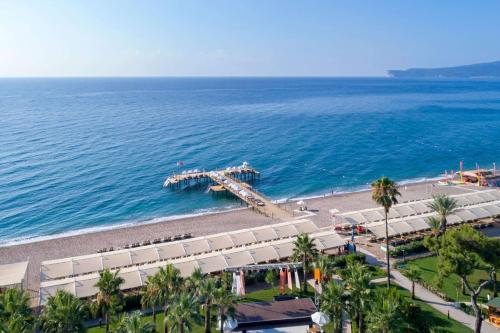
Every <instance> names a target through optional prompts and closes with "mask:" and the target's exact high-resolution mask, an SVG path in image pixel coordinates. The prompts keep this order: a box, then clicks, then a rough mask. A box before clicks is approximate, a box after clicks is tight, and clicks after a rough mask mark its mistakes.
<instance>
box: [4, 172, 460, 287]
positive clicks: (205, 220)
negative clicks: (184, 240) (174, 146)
mask: <svg viewBox="0 0 500 333" xmlns="http://www.w3.org/2000/svg"><path fill="white" fill-rule="evenodd" d="M433 183H434V181H426V182H419V183H412V184H406V185H403V186H402V187H401V194H402V197H401V200H400V202H404V201H408V200H416V199H423V198H430V197H431V196H432V195H433V194H437V193H444V194H460V193H466V192H469V191H470V189H468V188H467V187H460V188H459V187H456V186H432V184H433ZM304 201H306V205H307V208H308V212H307V213H313V214H310V215H308V216H306V217H305V218H307V219H310V220H311V221H313V222H314V223H315V224H316V225H317V226H318V227H319V228H324V227H328V226H330V225H331V214H330V212H329V211H330V209H333V208H336V209H338V210H339V211H341V212H347V211H354V210H360V209H366V208H372V207H375V206H376V205H375V203H374V202H373V200H372V198H371V192H370V190H369V189H365V190H361V191H358V192H349V193H335V194H333V195H328V194H327V195H324V196H321V197H317V198H315V199H306V200H304ZM279 205H280V207H282V208H283V209H285V210H288V211H294V210H296V209H297V204H296V200H289V201H288V202H287V203H283V204H279ZM301 215H302V214H296V217H297V218H299V217H300V216H301ZM279 222H281V221H278V220H273V219H271V218H269V217H266V216H264V215H261V214H259V213H257V212H256V211H254V210H252V209H249V208H237V209H233V210H229V211H223V212H214V213H212V214H202V215H199V216H194V217H184V218H179V219H173V220H167V221H163V222H157V223H141V224H136V225H134V226H130V227H122V228H115V229H111V230H104V231H99V232H92V233H80V234H77V235H73V236H66V237H59V238H52V239H48V240H41V241H36V242H35V241H33V242H28V243H24V244H16V245H10V246H3V247H0V264H8V263H13V262H20V261H25V260H29V266H28V273H27V285H28V289H30V290H33V291H36V290H38V287H39V283H40V281H39V275H40V264H41V262H42V261H45V260H52V259H60V258H67V257H74V256H80V255H86V254H91V253H96V252H97V251H98V250H100V249H103V248H110V247H113V248H115V249H116V248H118V247H122V246H124V245H125V244H131V243H135V242H143V241H147V240H153V239H156V238H161V237H165V236H170V237H171V236H174V235H179V234H184V233H191V234H192V235H193V237H197V236H203V235H209V234H215V233H221V232H227V231H233V230H239V229H245V228H252V227H258V226H263V225H269V224H274V223H279Z"/></svg>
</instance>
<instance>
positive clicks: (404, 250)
mask: <svg viewBox="0 0 500 333" xmlns="http://www.w3.org/2000/svg"><path fill="white" fill-rule="evenodd" d="M425 251H427V248H426V247H425V246H424V242H423V241H420V240H419V241H413V242H410V243H408V244H404V245H400V246H397V247H395V248H394V249H393V250H391V251H390V252H389V253H390V255H391V257H393V258H398V257H402V256H403V254H404V255H405V256H407V255H411V254H417V253H422V252H425Z"/></svg>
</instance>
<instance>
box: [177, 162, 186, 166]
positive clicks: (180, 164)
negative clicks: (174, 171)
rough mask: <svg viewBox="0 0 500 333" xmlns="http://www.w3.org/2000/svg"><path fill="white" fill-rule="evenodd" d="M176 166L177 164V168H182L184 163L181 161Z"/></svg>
mask: <svg viewBox="0 0 500 333" xmlns="http://www.w3.org/2000/svg"><path fill="white" fill-rule="evenodd" d="M176 164H177V166H178V167H180V166H184V162H182V161H179V162H177V163H176Z"/></svg>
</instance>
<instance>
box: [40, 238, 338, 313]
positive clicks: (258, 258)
mask: <svg viewBox="0 0 500 333" xmlns="http://www.w3.org/2000/svg"><path fill="white" fill-rule="evenodd" d="M311 238H312V239H314V241H315V243H316V246H317V248H318V250H320V251H321V250H329V249H332V248H336V247H340V246H343V245H344V244H345V240H344V239H343V238H342V237H340V236H339V235H338V234H337V233H335V232H333V231H323V232H318V233H314V234H311ZM295 239H296V237H292V238H286V239H278V240H273V241H270V242H264V243H259V244H252V245H248V246H242V247H238V248H232V249H226V250H222V251H214V252H210V253H204V254H200V255H192V256H187V257H184V258H180V259H175V260H169V261H157V262H154V263H151V264H143V265H137V266H132V267H125V268H122V269H121V270H120V273H119V275H120V276H121V277H122V278H123V279H124V280H125V283H124V284H123V285H122V286H121V289H122V290H128V289H135V288H140V287H142V286H143V285H145V283H146V281H147V277H148V276H150V275H153V274H155V273H156V272H157V271H158V269H159V268H160V267H163V266H165V265H166V264H167V263H172V264H173V265H174V266H175V267H177V268H178V269H179V270H180V271H181V275H182V276H184V277H187V276H189V275H191V273H192V272H193V270H194V269H195V268H197V267H200V268H201V269H202V270H203V272H204V273H214V272H220V271H222V270H224V269H225V268H227V267H231V266H243V265H251V264H259V263H265V262H270V261H274V260H281V259H286V258H288V257H290V256H291V254H292V252H293V242H294V241H295ZM98 280H99V273H91V274H86V275H80V276H75V277H70V278H64V279H56V280H50V281H42V282H41V283H40V304H41V305H43V304H45V303H46V301H47V299H48V297H49V296H51V295H54V294H55V292H56V291H57V289H64V290H67V291H69V292H71V293H73V294H74V295H76V296H78V297H80V298H84V297H90V296H93V295H95V294H96V293H97V288H95V287H94V285H95V284H96V282H97V281H98Z"/></svg>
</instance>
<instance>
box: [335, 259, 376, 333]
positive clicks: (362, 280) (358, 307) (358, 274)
mask: <svg viewBox="0 0 500 333" xmlns="http://www.w3.org/2000/svg"><path fill="white" fill-rule="evenodd" d="M342 278H343V280H344V282H345V284H346V290H347V299H348V302H349V309H350V312H351V317H352V318H353V320H355V321H356V322H357V325H358V332H360V333H362V332H363V330H364V314H365V311H366V309H367V307H368V302H369V300H370V295H371V289H370V280H371V274H370V272H368V270H367V268H366V267H365V266H363V265H362V264H360V263H359V262H354V261H349V262H348V263H347V267H346V269H345V270H343V271H342Z"/></svg>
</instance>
